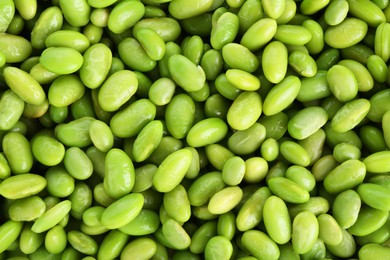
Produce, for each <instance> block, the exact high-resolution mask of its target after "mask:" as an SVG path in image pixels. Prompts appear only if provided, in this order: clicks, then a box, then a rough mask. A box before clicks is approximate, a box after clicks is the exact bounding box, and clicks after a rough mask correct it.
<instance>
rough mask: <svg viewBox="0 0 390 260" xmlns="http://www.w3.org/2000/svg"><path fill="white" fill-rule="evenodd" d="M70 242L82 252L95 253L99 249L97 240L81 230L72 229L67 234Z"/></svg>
mask: <svg viewBox="0 0 390 260" xmlns="http://www.w3.org/2000/svg"><path fill="white" fill-rule="evenodd" d="M67 238H68V242H69V244H70V245H71V246H72V247H73V248H74V249H76V250H77V251H79V252H80V253H82V254H86V255H94V254H96V252H97V251H98V245H97V243H96V241H95V240H94V239H93V238H92V237H90V236H89V235H86V234H84V233H82V232H80V231H77V230H71V231H69V232H68V234H67Z"/></svg>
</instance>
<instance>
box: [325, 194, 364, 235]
mask: <svg viewBox="0 0 390 260" xmlns="http://www.w3.org/2000/svg"><path fill="white" fill-rule="evenodd" d="M360 208H361V199H360V196H359V194H358V193H357V192H356V191H354V190H345V191H343V192H341V193H339V194H338V195H337V196H336V198H335V200H334V202H333V211H332V214H333V216H334V218H335V219H336V220H337V223H339V225H340V227H341V228H343V229H346V228H349V227H351V226H352V225H353V224H354V223H355V222H356V220H357V218H358V214H359V212H360Z"/></svg>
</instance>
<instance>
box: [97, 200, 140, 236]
mask: <svg viewBox="0 0 390 260" xmlns="http://www.w3.org/2000/svg"><path fill="white" fill-rule="evenodd" d="M143 204H144V197H143V195H142V194H141V193H130V194H128V195H125V196H123V197H121V198H120V199H118V200H117V201H115V202H114V203H112V204H111V205H110V206H108V207H107V208H106V209H105V210H104V212H103V214H102V217H101V223H102V225H103V226H104V227H106V228H108V229H116V228H120V227H123V226H125V225H126V224H128V223H130V221H132V220H133V219H134V218H135V217H137V215H138V214H139V213H140V211H141V209H142V206H143ZM124 209H126V210H124Z"/></svg>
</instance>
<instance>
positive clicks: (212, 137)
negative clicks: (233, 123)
mask: <svg viewBox="0 0 390 260" xmlns="http://www.w3.org/2000/svg"><path fill="white" fill-rule="evenodd" d="M227 131H228V128H227V125H226V124H225V122H224V121H223V120H222V119H219V118H208V119H204V120H202V121H200V122H198V123H197V124H195V125H194V126H193V127H191V129H190V130H189V131H188V134H187V137H186V140H187V143H188V144H190V145H191V146H192V147H201V146H206V145H209V144H213V143H216V142H219V141H220V140H222V139H223V138H224V137H225V136H226V134H227Z"/></svg>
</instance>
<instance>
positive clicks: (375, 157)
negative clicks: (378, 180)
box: [363, 151, 390, 173]
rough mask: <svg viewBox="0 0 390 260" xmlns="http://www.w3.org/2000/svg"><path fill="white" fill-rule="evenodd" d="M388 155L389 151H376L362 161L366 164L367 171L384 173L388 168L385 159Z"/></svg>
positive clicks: (389, 154)
mask: <svg viewBox="0 0 390 260" xmlns="http://www.w3.org/2000/svg"><path fill="white" fill-rule="evenodd" d="M388 156H390V153H389V152H388V151H380V152H376V153H373V154H371V155H369V156H367V157H366V158H365V159H364V160H363V163H364V165H365V166H366V168H367V171H368V172H373V173H384V172H387V171H388V169H389V165H388V159H387V158H388Z"/></svg>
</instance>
